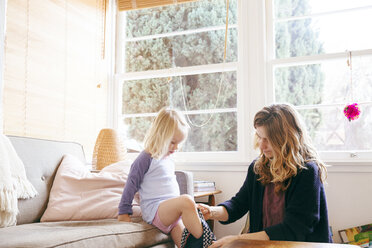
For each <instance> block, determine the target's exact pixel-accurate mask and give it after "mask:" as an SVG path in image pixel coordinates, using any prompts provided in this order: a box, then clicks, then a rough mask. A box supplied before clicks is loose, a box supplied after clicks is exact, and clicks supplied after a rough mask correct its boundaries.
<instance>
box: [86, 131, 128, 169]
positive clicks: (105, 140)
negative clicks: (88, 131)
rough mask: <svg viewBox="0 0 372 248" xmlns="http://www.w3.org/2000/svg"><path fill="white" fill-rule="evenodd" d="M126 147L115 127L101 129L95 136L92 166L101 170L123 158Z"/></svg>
mask: <svg viewBox="0 0 372 248" xmlns="http://www.w3.org/2000/svg"><path fill="white" fill-rule="evenodd" d="M126 154H127V149H126V148H125V146H124V142H123V139H121V137H120V136H119V134H118V132H117V131H116V130H115V129H111V128H105V129H102V130H101V131H100V132H99V134H98V137H97V140H96V144H95V146H94V151H93V160H92V168H93V169H94V170H101V169H102V168H104V167H105V166H107V165H110V164H112V163H116V162H118V161H121V160H124V159H125V157H126Z"/></svg>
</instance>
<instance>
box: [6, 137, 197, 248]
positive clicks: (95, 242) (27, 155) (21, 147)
mask: <svg viewBox="0 0 372 248" xmlns="http://www.w3.org/2000/svg"><path fill="white" fill-rule="evenodd" d="M8 137H9V139H10V141H11V142H12V144H13V146H14V148H15V150H16V151H17V154H18V156H19V157H20V158H21V160H22V161H23V163H24V165H25V170H26V174H27V178H28V179H29V181H30V182H31V183H32V184H33V185H34V187H35V188H36V190H37V191H38V193H39V194H38V195H37V196H36V197H34V198H31V199H26V200H21V199H20V200H18V209H19V214H18V216H17V225H16V226H10V227H5V228H0V247H7V248H8V247H158V248H160V247H174V243H173V242H172V240H171V238H170V236H169V235H165V234H163V233H161V232H160V231H159V230H158V229H157V228H155V227H153V226H152V225H149V224H147V223H145V222H144V221H143V220H142V219H141V218H140V217H138V218H135V219H134V220H133V222H132V223H124V222H119V221H117V220H116V219H101V220H89V221H60V222H40V218H41V216H42V215H43V212H44V211H45V209H46V207H47V204H48V196H49V193H50V190H51V187H52V184H53V179H54V176H55V174H56V171H57V169H58V166H59V164H60V162H61V160H62V157H63V156H64V155H65V154H71V155H74V156H75V157H77V158H79V159H81V160H82V161H86V160H85V155H84V151H83V147H82V146H81V145H80V144H78V143H74V142H64V141H52V140H44V139H35V138H27V137H17V136H8ZM176 176H177V181H178V183H179V185H180V191H181V194H191V195H192V194H193V185H192V180H193V179H192V174H191V173H190V172H185V171H177V172H176Z"/></svg>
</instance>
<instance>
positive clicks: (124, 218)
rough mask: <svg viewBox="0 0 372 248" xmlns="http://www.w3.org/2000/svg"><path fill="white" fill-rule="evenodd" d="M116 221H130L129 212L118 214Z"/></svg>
mask: <svg viewBox="0 0 372 248" xmlns="http://www.w3.org/2000/svg"><path fill="white" fill-rule="evenodd" d="M118 221H124V222H132V220H131V219H130V216H129V214H120V215H119V216H118Z"/></svg>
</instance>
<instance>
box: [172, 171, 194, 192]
mask: <svg viewBox="0 0 372 248" xmlns="http://www.w3.org/2000/svg"><path fill="white" fill-rule="evenodd" d="M176 177H177V182H178V185H179V187H180V193H181V195H182V194H188V195H191V196H192V197H194V178H193V174H192V172H190V171H179V170H178V171H176Z"/></svg>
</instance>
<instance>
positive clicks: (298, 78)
mask: <svg viewBox="0 0 372 248" xmlns="http://www.w3.org/2000/svg"><path fill="white" fill-rule="evenodd" d="M346 61H347V58H345V59H344V60H330V61H327V62H323V63H321V64H314V65H299V66H291V67H280V68H276V69H275V99H276V101H277V102H289V103H292V104H293V105H297V106H298V105H312V104H330V103H341V104H346V103H348V102H352V101H356V102H369V101H372V56H363V57H361V56H358V57H355V56H353V57H352V68H353V70H352V73H353V75H352V76H353V77H352V83H351V78H350V76H351V72H350V68H349V67H348V66H347V63H346Z"/></svg>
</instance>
